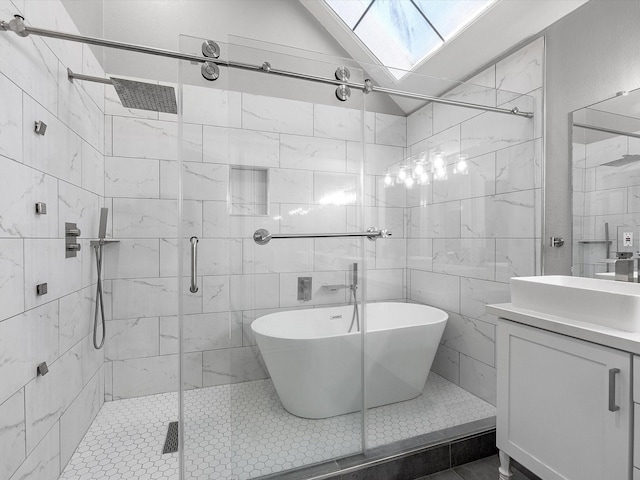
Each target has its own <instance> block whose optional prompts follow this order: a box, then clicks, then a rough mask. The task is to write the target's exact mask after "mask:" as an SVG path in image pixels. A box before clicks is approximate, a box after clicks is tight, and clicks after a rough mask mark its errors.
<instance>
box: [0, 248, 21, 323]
mask: <svg viewBox="0 0 640 480" xmlns="http://www.w3.org/2000/svg"><path fill="white" fill-rule="evenodd" d="M22 311H24V245H23V241H22V240H19V239H15V240H14V239H1V240H0V321H2V320H4V319H5V318H9V317H12V316H14V315H17V314H19V313H20V312H22Z"/></svg>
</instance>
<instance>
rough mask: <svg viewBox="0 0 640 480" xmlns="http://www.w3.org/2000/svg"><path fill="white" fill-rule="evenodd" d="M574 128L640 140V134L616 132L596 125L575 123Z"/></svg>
mask: <svg viewBox="0 0 640 480" xmlns="http://www.w3.org/2000/svg"><path fill="white" fill-rule="evenodd" d="M573 126H574V127H580V128H586V129H587V130H595V131H597V132H604V133H613V134H614V135H624V136H625V137H633V138H640V134H638V133H631V132H625V131H623V130H615V129H613V128H606V127H596V126H595V125H587V124H586V123H576V122H574V123H573Z"/></svg>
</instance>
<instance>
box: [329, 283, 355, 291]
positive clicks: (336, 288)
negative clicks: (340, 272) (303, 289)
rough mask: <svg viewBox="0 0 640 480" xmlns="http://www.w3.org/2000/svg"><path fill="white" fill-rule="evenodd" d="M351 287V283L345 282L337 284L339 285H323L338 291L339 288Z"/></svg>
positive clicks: (330, 289)
mask: <svg viewBox="0 0 640 480" xmlns="http://www.w3.org/2000/svg"><path fill="white" fill-rule="evenodd" d="M350 287H351V286H350V285H345V284H344V283H341V284H337V285H322V288H326V289H327V290H329V291H331V292H336V291H338V290H345V289H347V288H350Z"/></svg>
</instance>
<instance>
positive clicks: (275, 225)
mask: <svg viewBox="0 0 640 480" xmlns="http://www.w3.org/2000/svg"><path fill="white" fill-rule="evenodd" d="M285 208H287V210H286V211H287V212H289V211H291V210H292V208H294V209H295V208H300V206H299V205H294V206H293V207H291V205H286V204H282V206H281V205H280V204H276V203H271V204H269V211H268V215H231V216H230V217H229V236H231V237H236V238H237V237H243V238H253V234H254V232H255V231H256V230H257V229H259V228H265V229H267V230H269V231H270V232H271V233H281V232H280V224H281V221H282V216H281V215H280V212H281V211H284V210H285ZM300 211H306V209H303V210H300ZM213 233H214V235H217V233H216V232H213Z"/></svg>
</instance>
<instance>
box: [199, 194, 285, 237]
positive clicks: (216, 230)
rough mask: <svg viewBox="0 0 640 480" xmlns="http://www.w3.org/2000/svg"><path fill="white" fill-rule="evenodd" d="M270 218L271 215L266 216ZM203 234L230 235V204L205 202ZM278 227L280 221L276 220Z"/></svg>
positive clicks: (203, 206)
mask: <svg viewBox="0 0 640 480" xmlns="http://www.w3.org/2000/svg"><path fill="white" fill-rule="evenodd" d="M264 218H270V217H264ZM202 221H203V223H202V230H203V232H202V234H203V236H204V237H205V238H212V237H228V236H230V233H231V230H230V229H231V225H230V224H231V217H230V212H229V206H228V204H227V202H226V201H224V202H203V204H202ZM276 228H279V227H278V223H277V221H276Z"/></svg>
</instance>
